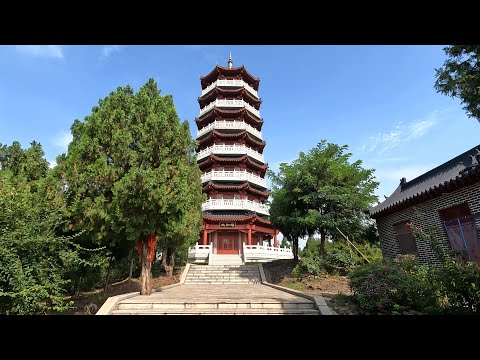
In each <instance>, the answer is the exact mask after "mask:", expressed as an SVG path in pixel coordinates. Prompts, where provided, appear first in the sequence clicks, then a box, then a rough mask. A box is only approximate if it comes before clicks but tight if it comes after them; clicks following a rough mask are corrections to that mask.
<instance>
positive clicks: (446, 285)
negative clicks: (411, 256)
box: [410, 213, 480, 313]
mask: <svg viewBox="0 0 480 360" xmlns="http://www.w3.org/2000/svg"><path fill="white" fill-rule="evenodd" d="M419 216H421V214H420V213H419V214H417V217H419ZM410 226H411V228H412V230H413V234H414V236H415V238H416V239H417V241H419V242H420V241H421V242H424V243H426V244H428V245H429V246H430V247H431V248H432V250H433V251H434V252H435V253H436V254H437V256H438V259H439V260H440V265H437V266H435V268H434V271H435V283H436V284H437V286H438V296H439V302H440V303H441V304H442V307H443V308H444V310H445V311H448V312H452V313H478V312H480V306H479V305H480V289H479V287H480V265H479V264H476V263H473V262H467V261H465V259H458V261H457V259H456V258H455V254H454V253H453V251H450V252H447V251H445V250H444V249H443V248H442V246H441V245H440V242H439V238H440V236H439V231H438V229H436V228H429V229H425V230H424V229H422V228H420V227H417V226H416V225H414V224H411V225H410Z"/></svg>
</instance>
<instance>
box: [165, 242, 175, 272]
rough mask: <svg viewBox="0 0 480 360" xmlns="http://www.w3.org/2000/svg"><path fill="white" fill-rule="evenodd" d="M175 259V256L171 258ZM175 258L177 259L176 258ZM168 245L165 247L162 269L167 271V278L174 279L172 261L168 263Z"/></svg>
mask: <svg viewBox="0 0 480 360" xmlns="http://www.w3.org/2000/svg"><path fill="white" fill-rule="evenodd" d="M172 256H173V257H174V255H170V257H172ZM174 258H175V257H174ZM168 260H169V259H168V245H167V243H166V242H165V246H164V247H163V253H162V267H163V270H164V271H165V273H166V275H167V277H172V275H173V266H172V265H170V264H169V263H171V261H170V262H169V261H168Z"/></svg>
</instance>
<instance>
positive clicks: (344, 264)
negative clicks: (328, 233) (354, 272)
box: [320, 242, 355, 275]
mask: <svg viewBox="0 0 480 360" xmlns="http://www.w3.org/2000/svg"><path fill="white" fill-rule="evenodd" d="M320 263H321V267H322V268H323V269H325V271H326V272H328V273H329V274H339V275H345V274H347V273H348V272H349V271H350V269H352V268H353V266H355V256H354V255H353V252H352V251H351V250H350V249H349V248H348V245H347V244H345V243H344V242H334V243H331V244H328V246H326V247H325V254H324V255H323V256H322V257H321V259H320Z"/></svg>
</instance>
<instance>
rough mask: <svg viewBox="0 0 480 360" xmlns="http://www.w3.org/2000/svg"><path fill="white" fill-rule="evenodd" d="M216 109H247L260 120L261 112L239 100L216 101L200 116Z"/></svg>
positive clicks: (202, 111) (204, 109)
mask: <svg viewBox="0 0 480 360" xmlns="http://www.w3.org/2000/svg"><path fill="white" fill-rule="evenodd" d="M214 107H226V108H241V107H245V108H246V109H247V110H248V111H250V112H251V113H252V114H253V115H255V116H256V117H258V118H259V119H260V111H258V110H257V109H255V108H254V107H253V106H252V105H250V104H249V103H247V102H246V101H243V100H237V99H232V100H230V99H216V100H215V101H212V102H211V103H210V104H208V105H206V106H205V107H204V108H203V109H200V116H202V115H203V114H205V113H207V112H209V111H210V110H212V109H213V108H214Z"/></svg>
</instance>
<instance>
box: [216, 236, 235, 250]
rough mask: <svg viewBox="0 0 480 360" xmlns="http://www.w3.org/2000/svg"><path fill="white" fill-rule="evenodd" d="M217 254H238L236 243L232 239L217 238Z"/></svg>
mask: <svg viewBox="0 0 480 360" xmlns="http://www.w3.org/2000/svg"><path fill="white" fill-rule="evenodd" d="M217 254H238V241H235V240H234V239H233V237H219V239H218V249H217Z"/></svg>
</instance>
